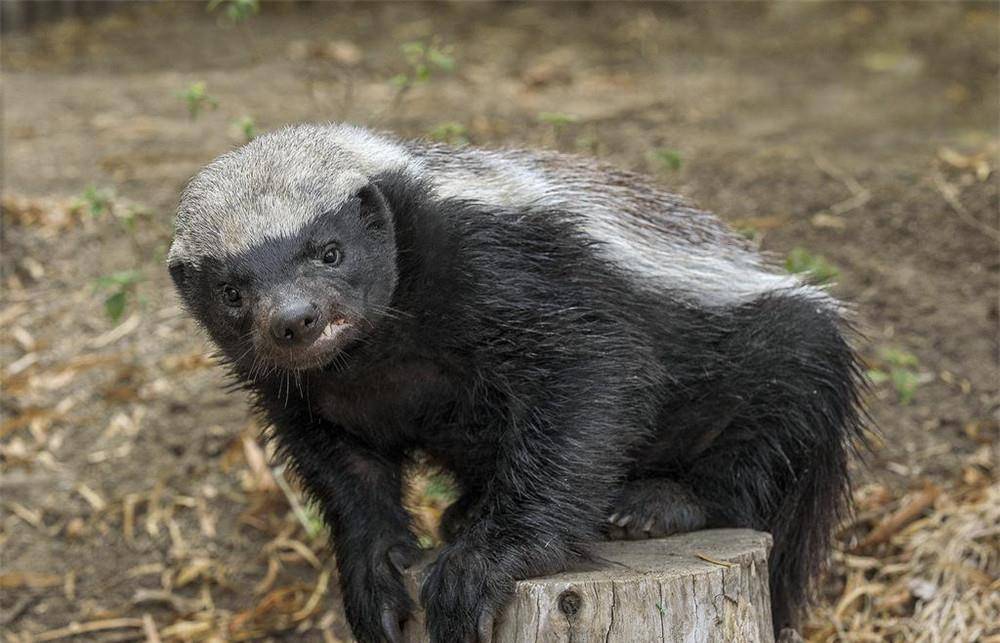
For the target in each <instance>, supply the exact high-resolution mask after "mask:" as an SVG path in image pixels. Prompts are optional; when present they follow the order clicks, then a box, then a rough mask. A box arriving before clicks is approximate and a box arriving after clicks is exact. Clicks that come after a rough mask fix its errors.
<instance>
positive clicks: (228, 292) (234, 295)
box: [222, 284, 243, 307]
mask: <svg viewBox="0 0 1000 643" xmlns="http://www.w3.org/2000/svg"><path fill="white" fill-rule="evenodd" d="M222 301H223V302H225V304H226V305H227V306H233V307H236V306H239V305H240V304H242V303H243V295H241V294H240V291H239V290H236V289H235V288H233V287H232V286H230V285H229V284H226V285H224V286H223V287H222Z"/></svg>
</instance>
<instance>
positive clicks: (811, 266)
mask: <svg viewBox="0 0 1000 643" xmlns="http://www.w3.org/2000/svg"><path fill="white" fill-rule="evenodd" d="M785 268H786V269H787V270H788V272H792V273H797V274H801V273H806V274H808V275H810V276H811V277H812V278H813V279H814V280H815V281H816V282H818V283H827V282H829V281H832V280H833V279H835V278H836V277H837V275H838V274H840V272H839V271H838V270H837V268H836V267H835V266H834V265H833V264H831V263H830V262H829V261H827V260H826V259H824V258H823V257H821V256H819V255H814V254H812V253H810V252H809V251H808V250H806V249H805V248H793V249H792V251H791V252H789V253H788V257H787V258H786V259H785Z"/></svg>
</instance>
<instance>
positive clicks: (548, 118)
mask: <svg viewBox="0 0 1000 643" xmlns="http://www.w3.org/2000/svg"><path fill="white" fill-rule="evenodd" d="M538 120H539V122H541V123H545V124H546V125H551V126H552V127H553V129H556V130H560V129H562V128H564V127H566V126H567V125H570V124H572V123H576V122H577V121H579V120H580V117H579V116H576V115H575V114H564V113H563V112H539V113H538Z"/></svg>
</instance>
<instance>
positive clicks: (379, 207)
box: [356, 183, 392, 230]
mask: <svg viewBox="0 0 1000 643" xmlns="http://www.w3.org/2000/svg"><path fill="white" fill-rule="evenodd" d="M356 198H357V199H358V201H359V203H360V205H359V212H358V216H359V217H360V218H361V223H362V225H364V226H365V228H367V229H368V230H386V229H389V228H390V227H391V226H392V212H391V211H390V210H389V202H388V201H386V199H385V196H383V194H382V191H381V190H379V188H378V186H377V185H375V184H374V183H367V184H365V186H364V187H362V188H361V189H360V190H358V193H357V195H356Z"/></svg>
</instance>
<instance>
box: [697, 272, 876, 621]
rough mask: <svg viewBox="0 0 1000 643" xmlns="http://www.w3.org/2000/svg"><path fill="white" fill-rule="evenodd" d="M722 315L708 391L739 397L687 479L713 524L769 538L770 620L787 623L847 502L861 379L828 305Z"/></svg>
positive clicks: (766, 305)
mask: <svg viewBox="0 0 1000 643" xmlns="http://www.w3.org/2000/svg"><path fill="white" fill-rule="evenodd" d="M730 314H731V315H732V318H731V319H730V324H729V327H730V329H731V332H728V333H727V337H726V340H725V341H724V342H723V346H722V354H723V355H725V356H726V357H725V364H726V369H725V371H726V372H724V373H720V375H719V380H717V382H716V384H715V385H714V386H713V388H715V391H716V392H715V395H716V396H718V397H717V399H729V400H732V399H736V400H737V401H736V402H735V403H731V404H732V409H733V410H732V415H731V417H732V421H731V422H730V424H729V425H728V426H727V427H726V428H725V429H724V431H723V432H722V433H721V435H720V436H719V438H718V439H717V440H716V441H715V442H714V443H713V444H712V446H711V447H710V448H708V449H707V450H706V451H705V452H704V453H703V454H701V455H700V456H699V457H698V458H697V460H696V461H695V462H693V463H692V465H691V468H690V469H689V470H688V472H687V475H688V476H690V477H689V478H688V480H687V482H688V483H689V484H690V486H691V488H692V489H695V490H697V493H698V495H699V496H700V498H701V499H702V500H703V502H704V504H705V506H706V509H707V510H708V516H709V524H710V525H711V526H745V527H752V528H755V529H760V530H763V531H769V532H771V534H772V535H773V537H774V547H773V549H772V552H771V564H770V583H771V599H772V608H773V612H774V624H775V630H776V631H777V630H780V629H781V628H782V627H785V626H789V625H795V623H796V620H797V617H798V616H799V615H800V613H801V611H802V608H803V607H804V606H805V605H806V603H807V602H808V599H809V597H810V588H811V585H812V581H813V580H814V579H815V577H816V575H817V574H818V573H819V572H820V571H821V569H822V567H823V566H824V564H825V562H826V560H827V557H828V555H829V550H830V544H831V542H830V541H831V537H832V536H831V534H832V532H833V530H834V528H835V527H836V526H837V524H838V522H839V521H840V519H841V517H842V516H843V514H844V511H845V510H846V509H847V507H848V504H849V502H850V493H849V492H850V489H849V478H848V459H849V456H850V455H851V452H852V450H853V447H854V445H855V444H856V443H857V442H858V441H859V440H863V419H864V412H863V410H862V408H861V404H860V393H861V389H862V388H863V386H864V384H863V381H864V380H863V377H862V375H861V371H860V369H859V365H858V361H857V358H856V356H855V353H854V351H853V350H852V348H851V347H850V345H849V343H848V341H847V339H846V337H845V335H846V334H847V333H848V332H849V331H847V329H846V328H845V324H844V322H843V321H842V319H841V317H840V315H839V313H838V312H837V311H836V309H835V307H834V306H832V305H830V304H829V302H827V301H817V300H816V299H815V298H814V297H808V296H802V295H800V294H795V293H794V292H792V293H785V294H771V295H767V296H765V297H763V298H760V299H758V300H756V301H753V302H750V303H746V304H742V305H740V306H738V307H736V308H735V309H733V310H732V311H731V312H730Z"/></svg>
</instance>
